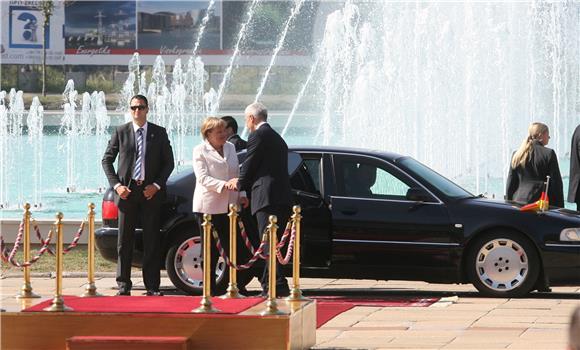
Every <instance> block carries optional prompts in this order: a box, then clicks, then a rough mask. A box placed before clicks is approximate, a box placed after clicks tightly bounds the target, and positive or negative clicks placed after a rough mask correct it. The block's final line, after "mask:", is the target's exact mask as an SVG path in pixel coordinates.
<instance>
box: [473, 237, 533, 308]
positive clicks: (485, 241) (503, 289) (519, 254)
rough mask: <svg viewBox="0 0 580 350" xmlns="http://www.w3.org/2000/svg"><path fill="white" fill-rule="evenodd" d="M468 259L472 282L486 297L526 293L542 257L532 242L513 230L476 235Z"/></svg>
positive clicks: (531, 286)
mask: <svg viewBox="0 0 580 350" xmlns="http://www.w3.org/2000/svg"><path fill="white" fill-rule="evenodd" d="M467 259H468V260H467V269H468V273H469V277H470V280H471V283H473V285H474V286H475V287H476V288H477V290H479V292H480V293H482V294H484V295H486V296H492V297H506V298H511V297H520V296H523V295H526V294H527V293H529V292H530V291H531V290H532V288H533V286H534V285H535V283H536V281H537V279H538V276H539V272H540V260H539V258H538V254H537V252H536V249H535V248H534V246H533V245H532V243H531V242H530V241H529V240H527V239H526V238H524V237H521V236H520V235H518V234H514V233H511V232H494V233H490V234H486V235H484V236H481V237H479V238H476V241H475V242H474V243H473V245H471V249H470V252H469V255H468V258H467Z"/></svg>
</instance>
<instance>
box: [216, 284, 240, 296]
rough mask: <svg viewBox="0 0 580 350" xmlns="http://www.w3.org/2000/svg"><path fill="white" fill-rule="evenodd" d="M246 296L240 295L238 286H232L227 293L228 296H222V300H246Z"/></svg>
mask: <svg viewBox="0 0 580 350" xmlns="http://www.w3.org/2000/svg"><path fill="white" fill-rule="evenodd" d="M245 297H246V296H245V295H242V294H240V290H239V289H238V286H236V285H232V284H230V285H229V286H228V289H227V291H226V294H224V295H222V296H220V297H219V298H220V299H242V298H245Z"/></svg>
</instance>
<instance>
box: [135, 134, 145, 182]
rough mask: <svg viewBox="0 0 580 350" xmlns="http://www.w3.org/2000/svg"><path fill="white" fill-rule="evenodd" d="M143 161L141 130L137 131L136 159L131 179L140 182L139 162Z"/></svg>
mask: <svg viewBox="0 0 580 350" xmlns="http://www.w3.org/2000/svg"><path fill="white" fill-rule="evenodd" d="M142 161H143V128H139V129H138V130H137V158H136V159H135V168H134V170H133V178H134V179H135V180H141V162H142Z"/></svg>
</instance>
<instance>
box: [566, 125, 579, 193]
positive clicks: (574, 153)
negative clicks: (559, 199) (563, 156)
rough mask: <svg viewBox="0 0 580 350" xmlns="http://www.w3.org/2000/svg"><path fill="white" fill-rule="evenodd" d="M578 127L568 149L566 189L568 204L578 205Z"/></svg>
mask: <svg viewBox="0 0 580 350" xmlns="http://www.w3.org/2000/svg"><path fill="white" fill-rule="evenodd" d="M579 183H580V125H578V126H577V127H576V130H574V134H573V135H572V147H571V149H570V187H569V188H568V202H571V203H574V202H576V203H580V192H579V191H578V185H579Z"/></svg>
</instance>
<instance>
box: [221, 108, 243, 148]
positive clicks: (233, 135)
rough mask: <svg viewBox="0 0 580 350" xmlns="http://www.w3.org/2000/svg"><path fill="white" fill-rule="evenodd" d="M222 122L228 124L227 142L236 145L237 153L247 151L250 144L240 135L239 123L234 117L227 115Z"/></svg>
mask: <svg viewBox="0 0 580 350" xmlns="http://www.w3.org/2000/svg"><path fill="white" fill-rule="evenodd" d="M222 120H223V121H225V122H226V136H227V138H228V139H227V141H228V142H231V143H233V144H234V146H235V147H236V152H239V151H241V150H243V149H246V148H247V147H248V143H247V142H246V141H245V140H243V139H242V138H241V137H240V135H238V122H237V121H236V120H235V119H234V117H232V116H229V115H226V116H225V117H222Z"/></svg>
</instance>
